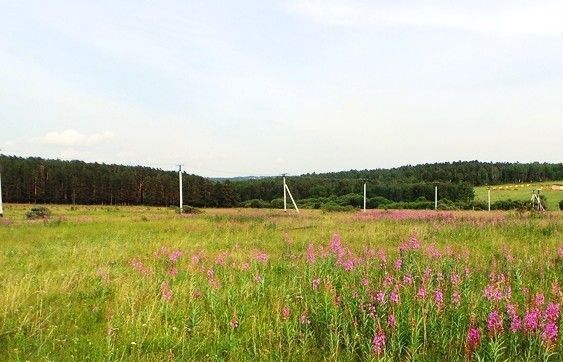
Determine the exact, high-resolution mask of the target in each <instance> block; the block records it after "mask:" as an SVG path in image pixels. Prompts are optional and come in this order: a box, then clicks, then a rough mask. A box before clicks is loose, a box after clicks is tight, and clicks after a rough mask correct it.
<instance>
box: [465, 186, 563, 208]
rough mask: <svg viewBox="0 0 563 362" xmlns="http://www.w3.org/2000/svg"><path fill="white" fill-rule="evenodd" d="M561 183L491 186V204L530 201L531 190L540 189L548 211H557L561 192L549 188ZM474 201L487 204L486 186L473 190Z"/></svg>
mask: <svg viewBox="0 0 563 362" xmlns="http://www.w3.org/2000/svg"><path fill="white" fill-rule="evenodd" d="M556 183H559V184H561V183H563V182H562V181H553V182H535V183H530V184H504V185H495V186H491V202H492V203H494V202H497V201H501V200H518V201H526V202H528V201H530V198H531V197H532V190H535V189H540V188H541V189H542V191H541V194H542V195H543V196H544V197H545V200H546V204H547V208H548V210H552V211H555V210H559V203H560V201H562V200H563V191H558V190H552V189H551V186H552V185H553V184H556ZM475 200H477V201H482V202H487V186H480V187H476V188H475Z"/></svg>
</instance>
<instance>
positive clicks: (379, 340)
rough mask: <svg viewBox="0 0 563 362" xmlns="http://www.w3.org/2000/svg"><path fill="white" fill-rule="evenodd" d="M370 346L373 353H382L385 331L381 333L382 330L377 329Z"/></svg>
mask: <svg viewBox="0 0 563 362" xmlns="http://www.w3.org/2000/svg"><path fill="white" fill-rule="evenodd" d="M371 347H372V350H373V353H375V354H376V355H378V356H379V355H381V354H383V352H384V350H385V333H383V331H382V330H381V329H379V330H378V331H377V332H376V333H375V335H374V336H373V340H372V342H371Z"/></svg>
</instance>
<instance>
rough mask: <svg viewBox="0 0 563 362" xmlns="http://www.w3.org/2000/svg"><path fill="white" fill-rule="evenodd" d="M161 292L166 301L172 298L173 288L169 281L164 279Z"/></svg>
mask: <svg viewBox="0 0 563 362" xmlns="http://www.w3.org/2000/svg"><path fill="white" fill-rule="evenodd" d="M160 294H161V295H162V299H164V300H165V301H167V302H169V301H170V300H172V289H170V284H168V282H167V281H163V282H162V284H161V285H160Z"/></svg>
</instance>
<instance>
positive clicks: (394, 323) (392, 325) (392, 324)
mask: <svg viewBox="0 0 563 362" xmlns="http://www.w3.org/2000/svg"><path fill="white" fill-rule="evenodd" d="M387 324H388V325H389V327H390V328H392V329H394V328H395V327H397V320H396V319H395V315H394V314H393V313H391V314H389V316H388V317H387Z"/></svg>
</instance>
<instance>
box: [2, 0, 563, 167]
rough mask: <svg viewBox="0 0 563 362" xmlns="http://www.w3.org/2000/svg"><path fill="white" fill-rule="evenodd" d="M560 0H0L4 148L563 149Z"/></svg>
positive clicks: (466, 154) (300, 160)
mask: <svg viewBox="0 0 563 362" xmlns="http://www.w3.org/2000/svg"><path fill="white" fill-rule="evenodd" d="M561 18H563V0H558V1H552V0H547V1H542V0H538V1H480V0H478V1H456V2H452V1H440V0H436V1H410V0H398V1H357V0H347V1H345V0H325V1H320V0H318V1H317V0H311V1H296V0H287V1H284V0H280V1H212V0H211V1H141V0H136V1H117V2H116V1H103V0H102V1H79V0H75V1H57V0H53V1H26V0H18V1H7V0H0V85H1V86H0V124H1V128H0V148H1V149H2V150H3V151H2V152H4V153H8V154H16V155H21V156H27V155H37V156H42V157H56V158H62V159H82V160H87V161H99V162H112V163H126V164H144V165H151V166H157V167H162V168H167V169H170V168H173V167H174V165H175V164H176V163H183V164H184V165H185V168H186V169H187V171H189V172H193V173H196V174H201V175H205V176H237V175H275V174H279V173H282V172H289V173H293V174H299V173H304V172H314V171H316V172H320V171H332V170H347V169H351V168H356V169H365V168H378V167H393V166H400V165H403V164H415V163H422V162H436V161H454V160H460V159H461V160H473V159H479V160H484V161H489V160H498V161H523V162H526V161H536V160H537V161H555V162H561V161H562V156H563V146H562V145H563V142H562V135H563V21H561Z"/></svg>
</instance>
